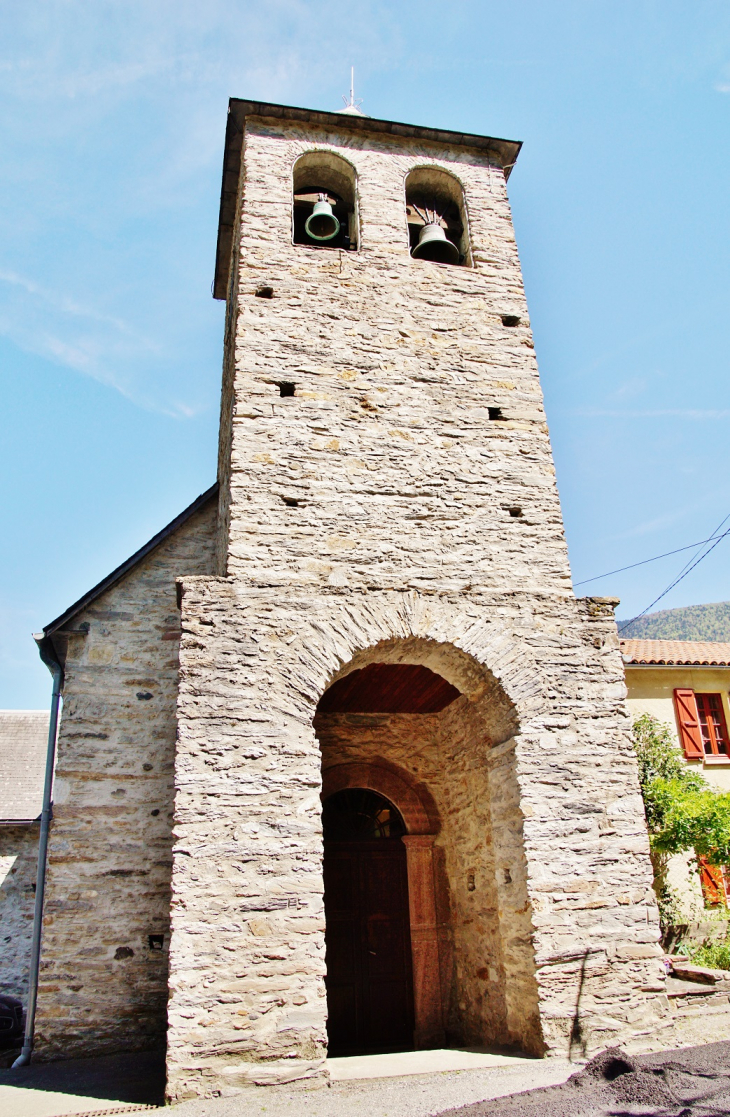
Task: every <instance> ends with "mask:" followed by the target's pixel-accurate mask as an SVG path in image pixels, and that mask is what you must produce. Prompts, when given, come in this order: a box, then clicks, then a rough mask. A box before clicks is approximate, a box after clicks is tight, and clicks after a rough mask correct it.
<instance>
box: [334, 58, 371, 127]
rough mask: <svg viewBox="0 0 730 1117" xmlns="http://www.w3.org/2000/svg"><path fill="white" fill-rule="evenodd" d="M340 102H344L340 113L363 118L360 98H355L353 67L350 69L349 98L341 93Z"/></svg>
mask: <svg viewBox="0 0 730 1117" xmlns="http://www.w3.org/2000/svg"><path fill="white" fill-rule="evenodd" d="M342 100H343V101H344V104H345V107H344V109H340V112H341V113H349V114H350V116H365V115H366V114H365V113H364V112H363V111H362V109H361V108H360V105H361V104H362V97H355V67H354V66H351V67H350V97H349V100H348V98H347V96H346V95H345V94H344V93H343V95H342Z"/></svg>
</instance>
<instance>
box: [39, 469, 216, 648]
mask: <svg viewBox="0 0 730 1117" xmlns="http://www.w3.org/2000/svg"><path fill="white" fill-rule="evenodd" d="M217 493H218V482H217V481H216V482H215V484H213V485H211V487H210V488H209V489H206V491H205V492H204V493H201V494H200V496H199V497H196V499H195V500H194V501H193V502H192V504H189V505H188V506H187V508H185V509H184V510H183V511H182V512H181V513H180V515H179V516H176V517H175V519H174V520H171V521H170V523H169V524H167V525H166V526H165V527H163V528H162V530H161V531H158V532H157V535H153V537H152V538H151V539H150V540H149V541H148V542H147V543H145V544H144V546H143V547H140V548H139V550H138V551H135V552H134V554H133V555H131V556H130V557H129V558H128V559H127V560H126V562H123V563H122V564H121V566H118V567H117V568H116V570H112V572H111V574H108V575H107V576H106V578H102V580H101V581H100V582H98V583H97V584H96V585H95V586H94V587H93V589H90V590H89V592H88V593H85V594H84V595H83V597H80V598H79V599H78V601H75V602H74V603H73V605H70V606H69V608H68V609H66V611H65V612H63V613H61V615H60V617H56V619H55V620H54V621H51V623H50V624H47V625H46V626H45V627H44V629H43V632H42V634H41V633H39V634H38V636H36V637H35V639H36V641H37V643H38V647H39V651H40V654H41V658H42V659H43V660H44V662H46V659H45V658H44V648H47V647H48V642H49V641H50V642H51V644H52V646H53V649H54V651H55V653H56V656H57V657H58V662H59V663H60V664H61V666H64V663H65V658H66V646H67V643H68V636H69V635H72V633H70V632H64V631H63V630H64V629H65V627H66V625H68V624H69V622H70V621H72V620H73V619H74V617H76V616H77V615H78V614H79V613H81V612H82V611H83V610H84V609H87V608H88V607H89V605H91V604H93V602H94V601H96V599H97V598H99V597H101V595H102V594H103V593H106V591H107V590H110V589H112V588H113V587H114V586H116V585H117V583H118V582H121V580H122V578H124V577H125V576H126V575H127V574H129V572H130V571H131V570H133V569H134V567H135V566H137V565H138V564H139V563H140V562H142V560H143V559H145V558H147V556H148V555H150V554H151V553H152V552H153V551H154V550H156V549H157V547H159V546H160V545H161V544H162V543H164V542H165V540H166V539H169V537H170V536H171V535H172V534H173V533H174V532H175V531H177V529H178V528H179V527H181V526H182V525H183V524H184V523H185V522H186V521H187V520H189V519H190V518H191V516H194V515H195V513H196V512H199V511H200V510H201V509H202V508H204V507H205V506H206V505H207V504H208V503H209V502H210V501H211V500H213V499H214V497H215V496H216V495H217Z"/></svg>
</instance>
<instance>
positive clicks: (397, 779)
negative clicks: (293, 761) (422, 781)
mask: <svg viewBox="0 0 730 1117" xmlns="http://www.w3.org/2000/svg"><path fill="white" fill-rule="evenodd" d="M348 787H367V788H368V789H369V790H370V791H377V792H379V794H381V795H384V796H385V798H386V799H389V800H390V802H391V803H392V804H393V806H394V807H397V808H398V810H399V811H400V814H401V817H402V819H403V821H404V822H405V824H406V830H407V832H408V834H409V835H412V834H433V835H434V836H435V835H436V834H438V832H439V830H440V829H441V820H440V818H439V813H438V808H437V806H436V804H435V803H434V801H433V796H432V795H431V793H430V792H429V790H428V788H426V787H423V786H419V785H418V784H417V783H416V782H415V781H414V780H413V779H412V778H411V777H410V775H409V774H408V773H407V772H405V771H403V769H402V768H399V767H398V766H397V765H395V764H391V763H389V762H388V761H387V760H381V761H379V762H378V763H358V762H351V763H349V764H347V763H346V764H333V765H331V766H330V767H327V768H324V769H323V772H322V800H323V801H324V800H325V799H328V798H329V796H330V795H334V794H335V793H336V792H338V791H344V790H345V788H348Z"/></svg>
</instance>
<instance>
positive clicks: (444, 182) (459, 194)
mask: <svg viewBox="0 0 730 1117" xmlns="http://www.w3.org/2000/svg"><path fill="white" fill-rule="evenodd" d="M403 189H404V195H405V207H406V226H407V230H408V237H409V245H410V248H411V251H412V250H413V248H414V246H415V243H417V240H416V237H417V233H418V231H419V230H418V225H419V223H420V218H419V217H418V216H417V214H415V212H414V210H413V207H414V206H418V207H419V209H420V208H422V207H424V206H425V207H428V206H435V207H436V209H437V211H438V213H439V214H440V215H441V216H442V221H441V225H442V227H443V228H444V229H445V231H446V235H447V237H448V239H449V240H450V241H452V242H453V243H454V244H455V245H456V246H457V248H458V249H459V253H460V260H459V263H462V264H464V265H466V266H467V267H473V259H472V251H471V238H470V236H469V215H468V211H467V206H466V196H465V191H464V184H463V183H462V181H461V179H460V178H459V177H458V175H456V174H455V173H454V171H453V170H452V169H451V168H448V169H447V168H446V167H443V166H441V165H440V164H438V163H419V164H417V165H416V166H414V167H411V168H410V170H409V171H408V172H407V174H406V175H405V177H404V182H403Z"/></svg>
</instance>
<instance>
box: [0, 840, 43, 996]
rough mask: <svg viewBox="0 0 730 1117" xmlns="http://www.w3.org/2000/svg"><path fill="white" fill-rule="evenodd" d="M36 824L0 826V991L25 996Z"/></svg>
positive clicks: (31, 925)
mask: <svg viewBox="0 0 730 1117" xmlns="http://www.w3.org/2000/svg"><path fill="white" fill-rule="evenodd" d="M37 863H38V826H35V825H34V826H0V993H9V994H10V995H11V996H13V997H20V998H21V1000H22V1001H23V1004H25V1002H26V998H27V995H28V966H29V960H30V942H31V938H32V936H33V911H34V909H35V878H36V867H37Z"/></svg>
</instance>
